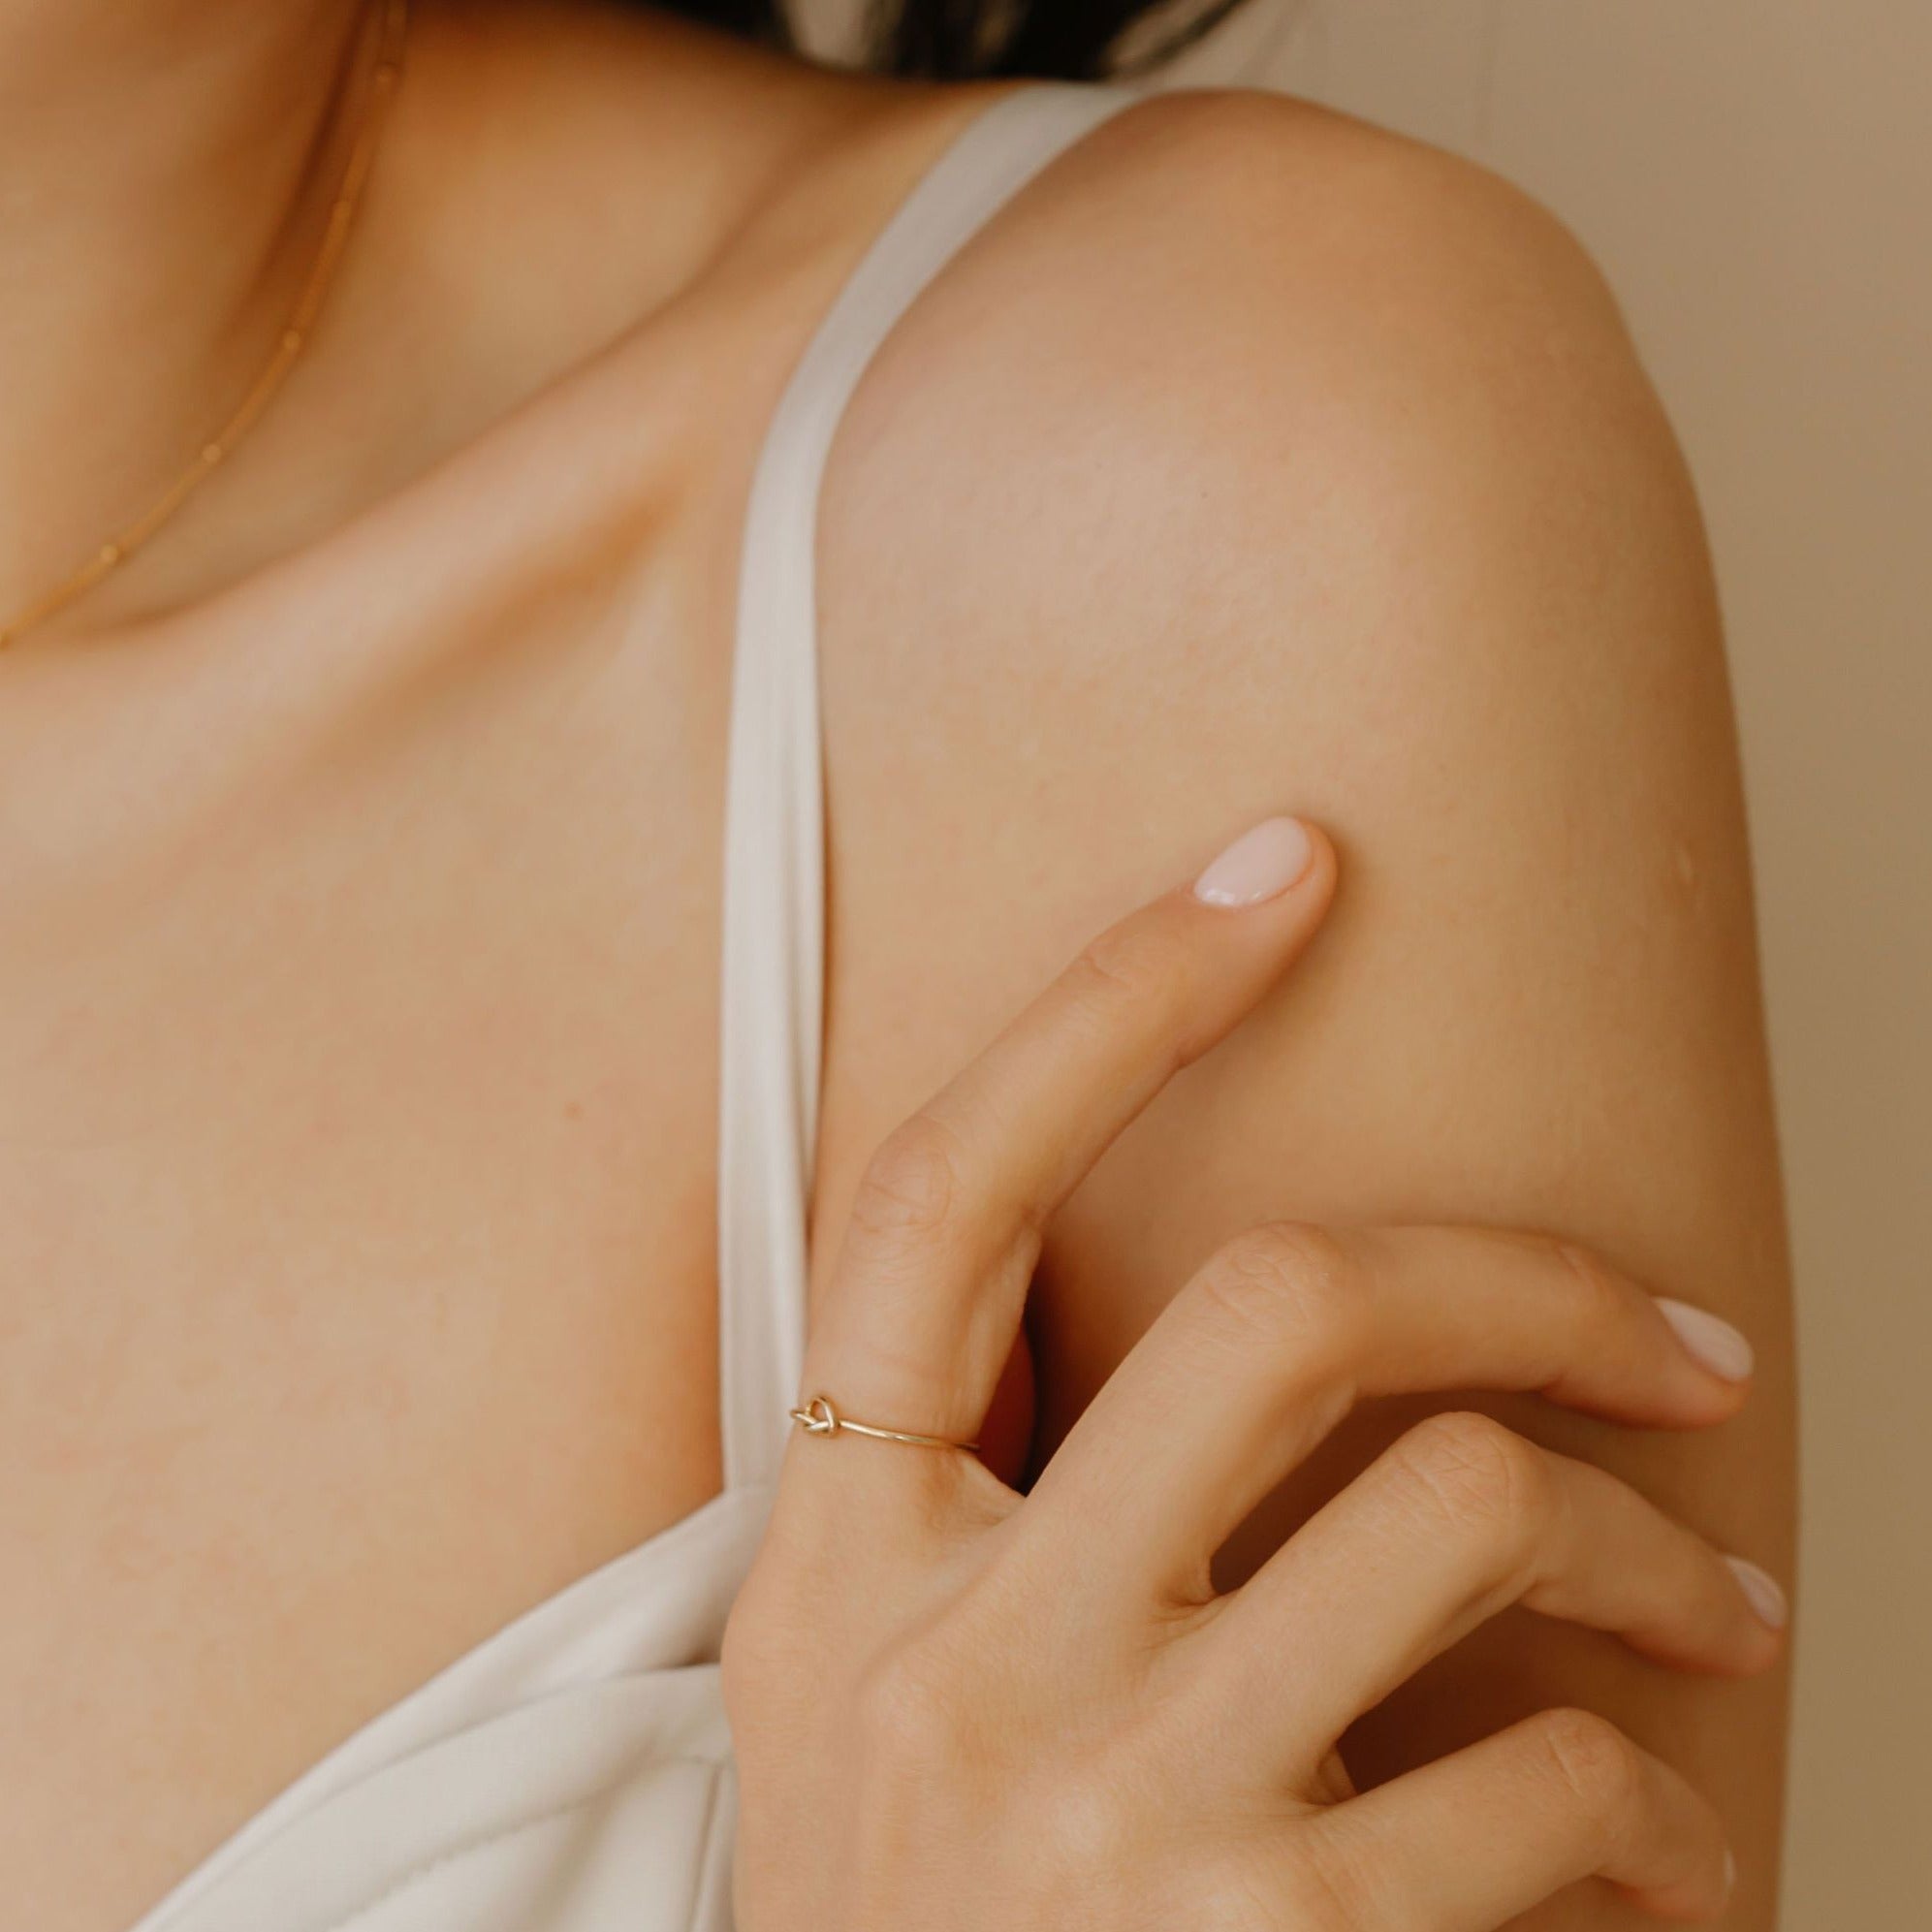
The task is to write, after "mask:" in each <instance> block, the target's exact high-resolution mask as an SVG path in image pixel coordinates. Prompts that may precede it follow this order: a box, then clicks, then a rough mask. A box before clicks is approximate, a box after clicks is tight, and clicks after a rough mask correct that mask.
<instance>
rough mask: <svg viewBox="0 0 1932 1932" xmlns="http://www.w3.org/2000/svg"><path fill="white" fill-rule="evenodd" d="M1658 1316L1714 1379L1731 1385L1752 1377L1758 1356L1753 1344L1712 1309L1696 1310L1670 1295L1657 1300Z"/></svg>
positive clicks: (1661, 1296)
mask: <svg viewBox="0 0 1932 1932" xmlns="http://www.w3.org/2000/svg"><path fill="white" fill-rule="evenodd" d="M1656 1301H1657V1308H1658V1313H1659V1314H1662V1315H1663V1318H1664V1320H1665V1321H1667V1322H1668V1323H1669V1324H1670V1325H1671V1327H1672V1328H1674V1329H1675V1330H1676V1331H1677V1339H1678V1341H1680V1342H1681V1343H1683V1345H1684V1346H1685V1347H1686V1348H1687V1349H1689V1350H1690V1352H1691V1353H1692V1354H1693V1355H1694V1356H1695V1357H1696V1359H1697V1360H1698V1361H1700V1362H1701V1363H1702V1364H1703V1365H1704V1367H1705V1368H1707V1369H1708V1370H1710V1372H1711V1374H1712V1375H1714V1376H1722V1377H1723V1378H1725V1380H1726V1381H1727V1382H1741V1381H1744V1380H1746V1379H1747V1378H1749V1376H1750V1374H1751V1367H1752V1364H1753V1362H1754V1361H1755V1360H1756V1359H1757V1357H1756V1356H1755V1355H1754V1354H1753V1353H1752V1348H1751V1344H1750V1343H1749V1342H1747V1341H1746V1340H1745V1338H1744V1337H1743V1336H1742V1335H1740V1334H1739V1333H1738V1331H1737V1330H1736V1329H1734V1328H1733V1327H1732V1326H1731V1325H1730V1323H1729V1322H1727V1321H1721V1320H1720V1319H1719V1318H1718V1317H1717V1316H1716V1315H1714V1314H1712V1313H1711V1312H1710V1310H1708V1309H1703V1308H1693V1307H1692V1306H1691V1304H1690V1303H1689V1302H1680V1301H1673V1300H1672V1299H1671V1298H1670V1297H1669V1296H1668V1295H1659V1296H1657V1297H1656Z"/></svg>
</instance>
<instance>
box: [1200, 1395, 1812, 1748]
mask: <svg viewBox="0 0 1932 1932" xmlns="http://www.w3.org/2000/svg"><path fill="white" fill-rule="evenodd" d="M1760 1578H1761V1572H1758V1574H1757V1575H1755V1576H1754V1577H1753V1578H1752V1581H1751V1583H1749V1584H1747V1583H1746V1581H1745V1580H1744V1578H1743V1577H1742V1576H1740V1573H1739V1571H1738V1569H1737V1568H1735V1567H1734V1566H1733V1563H1732V1562H1731V1561H1730V1560H1729V1559H1726V1557H1724V1556H1722V1555H1720V1554H1719V1552H1717V1551H1716V1550H1714V1549H1713V1548H1712V1547H1711V1546H1710V1544H1709V1543H1707V1542H1705V1541H1704V1539H1703V1538H1702V1537H1701V1536H1696V1535H1695V1534H1694V1532H1692V1531H1691V1530H1689V1529H1686V1528H1685V1527H1684V1526H1683V1525H1682V1524H1681V1523H1678V1522H1676V1521H1674V1520H1673V1519H1672V1518H1670V1517H1669V1516H1667V1515H1665V1514H1664V1513H1663V1511H1662V1510H1661V1509H1659V1508H1657V1507H1656V1505H1655V1504H1651V1503H1649V1502H1646V1501H1645V1500H1644V1498H1642V1497H1641V1496H1639V1495H1638V1494H1637V1492H1636V1491H1635V1490H1633V1489H1631V1487H1630V1486H1629V1485H1628V1484H1626V1483H1624V1482H1621V1481H1619V1480H1618V1479H1617V1478H1616V1477H1615V1476H1612V1475H1609V1474H1606V1473H1604V1472H1603V1471H1602V1470H1599V1469H1597V1468H1595V1467H1594V1466H1593V1465H1591V1464H1588V1463H1581V1462H1576V1461H1572V1460H1571V1459H1570V1458H1569V1457H1568V1456H1560V1455H1556V1454H1553V1453H1552V1452H1550V1451H1549V1450H1546V1449H1542V1448H1539V1447H1538V1446H1537V1445H1536V1444H1535V1443H1533V1442H1530V1441H1526V1440H1525V1439H1524V1438H1523V1437H1521V1436H1517V1435H1515V1434H1513V1433H1512V1432H1511V1431H1510V1430H1508V1429H1505V1428H1504V1426H1503V1425H1502V1424H1501V1423H1499V1422H1496V1421H1493V1420H1492V1419H1491V1418H1490V1417H1488V1416H1486V1415H1479V1414H1447V1415H1439V1416H1434V1417H1432V1418H1430V1420H1428V1421H1426V1422H1423V1423H1420V1424H1418V1425H1417V1426H1416V1427H1415V1428H1413V1429H1411V1430H1410V1431H1409V1433H1408V1434H1407V1435H1406V1436H1404V1437H1403V1438H1402V1439H1401V1441H1398V1442H1396V1443H1395V1444H1394V1445H1393V1446H1392V1447H1391V1448H1389V1449H1388V1450H1387V1451H1385V1452H1384V1453H1383V1455H1382V1456H1381V1457H1380V1458H1378V1461H1377V1462H1375V1463H1374V1464H1372V1465H1371V1467H1370V1468H1369V1469H1368V1470H1367V1471H1365V1472H1364V1473H1363V1474H1362V1475H1360V1476H1359V1477H1357V1478H1356V1480H1355V1481H1354V1482H1352V1483H1350V1484H1349V1485H1348V1487H1347V1488H1346V1489H1345V1490H1343V1492H1342V1493H1341V1494H1340V1495H1339V1496H1337V1497H1335V1498H1334V1499H1333V1500H1332V1501H1331V1502H1330V1503H1328V1504H1326V1505H1325V1506H1324V1507H1323V1508H1322V1509H1320V1510H1319V1511H1318V1512H1317V1513H1316V1514H1315V1515H1314V1517H1313V1518H1311V1519H1310V1521H1309V1522H1308V1523H1307V1524H1305V1525H1304V1526H1303V1527H1302V1528H1301V1529H1300V1530H1299V1531H1297V1532H1296V1534H1295V1535H1294V1536H1291V1537H1290V1538H1289V1539H1288V1541H1287V1542H1286V1543H1284V1544H1283V1546H1282V1548H1281V1549H1280V1550H1278V1551H1277V1552H1276V1553H1275V1555H1274V1556H1273V1557H1271V1558H1270V1559H1269V1561H1268V1562H1267V1563H1266V1564H1265V1565H1263V1567H1262V1568H1261V1569H1260V1570H1259V1571H1257V1572H1256V1574H1255V1575H1254V1576H1253V1577H1252V1578H1251V1579H1250V1581H1249V1582H1248V1583H1247V1584H1246V1585H1244V1586H1243V1587H1242V1588H1241V1589H1240V1590H1238V1591H1236V1592H1234V1593H1233V1594H1232V1595H1230V1596H1228V1597H1226V1598H1223V1599H1220V1601H1219V1604H1218V1605H1217V1607H1216V1609H1215V1611H1214V1613H1213V1614H1212V1615H1211V1617H1210V1619H1209V1621H1208V1623H1207V1624H1206V1625H1205V1626H1204V1627H1203V1628H1202V1629H1201V1630H1200V1631H1198V1632H1197V1633H1196V1636H1195V1637H1194V1638H1193V1639H1190V1640H1189V1641H1190V1644H1192V1645H1193V1646H1195V1647H1196V1649H1195V1654H1196V1656H1197V1657H1198V1658H1200V1659H1202V1660H1204V1661H1203V1663H1202V1664H1201V1668H1202V1670H1203V1674H1204V1678H1205V1680H1206V1684H1207V1687H1208V1690H1207V1694H1208V1695H1209V1697H1210V1700H1211V1701H1212V1702H1213V1703H1214V1704H1215V1705H1216V1707H1217V1708H1218V1709H1219V1710H1220V1711H1221V1712H1224V1713H1226V1714H1228V1715H1229V1716H1230V1719H1231V1721H1232V1722H1231V1724H1230V1734H1240V1733H1241V1732H1243V1731H1245V1734H1246V1735H1248V1736H1249V1737H1251V1739H1252V1740H1253V1748H1254V1749H1255V1751H1256V1753H1257V1754H1258V1756H1259V1757H1260V1758H1265V1759H1266V1760H1267V1762H1268V1764H1269V1765H1270V1767H1271V1768H1273V1769H1275V1770H1277V1771H1281V1770H1285V1771H1286V1772H1287V1775H1288V1776H1289V1777H1290V1778H1294V1779H1307V1778H1309V1777H1311V1776H1313V1774H1314V1768H1315V1767H1316V1766H1317V1765H1318V1763H1319V1761H1320V1759H1321V1758H1322V1757H1323V1756H1324V1755H1325V1754H1326V1753H1327V1751H1328V1750H1329V1748H1330V1747H1331V1746H1332V1745H1333V1744H1334V1742H1335V1740H1336V1739H1337V1738H1339V1737H1340V1736H1341V1735H1342V1733H1343V1732H1344V1731H1345V1730H1346V1728H1347V1726H1349V1725H1351V1724H1352V1723H1353V1722H1354V1721H1355V1720H1356V1719H1357V1718H1358V1717H1360V1716H1361V1715H1362V1714H1363V1713H1364V1712H1365V1711H1367V1710H1369V1709H1371V1708H1373V1707H1374V1706H1375V1705H1377V1704H1378V1703H1380V1702H1381V1700H1382V1699H1383V1698H1384V1697H1386V1696H1387V1695H1388V1694H1390V1693H1391V1692H1393V1691H1394V1690H1395V1689H1396V1688H1397V1687H1398V1686H1399V1685H1401V1684H1403V1683H1405V1682H1407V1681H1408V1680H1409V1678H1410V1677H1412V1676H1413V1675H1414V1674H1415V1672H1416V1671H1417V1670H1419V1669H1420V1668H1421V1667H1422V1665H1423V1664H1425V1663H1428V1661H1429V1660H1430V1659H1431V1658H1433V1657H1435V1656H1437V1655H1438V1654H1439V1653H1441V1651H1443V1650H1446V1649H1447V1648H1448V1647H1449V1646H1450V1645H1452V1644H1454V1643H1456V1642H1457V1641H1459V1640H1460V1639H1461V1638H1462V1637H1463V1636H1465V1635H1467V1634H1468V1633H1469V1632H1470V1631H1472V1630H1473V1629H1474V1628H1475V1627H1476V1626H1477V1625H1478V1624H1481V1623H1483V1622H1485V1621H1486V1620H1487V1619H1488V1618H1490V1617H1492V1616H1494V1615H1495V1614H1496V1613H1497V1612H1498V1611H1499V1610H1501V1609H1503V1608H1504V1607H1505V1606H1507V1605H1509V1604H1515V1603H1520V1604H1521V1605H1523V1606H1524V1607H1525V1608H1527V1609H1532V1610H1536V1611H1538V1612H1541V1613H1542V1614H1544V1615H1547V1616H1553V1617H1560V1618H1562V1619H1564V1620H1565V1621H1567V1622H1570V1623H1577V1624H1583V1625H1586V1626H1588V1627H1590V1628H1591V1629H1594V1630H1600V1631H1612V1632H1614V1633H1615V1634H1617V1635H1618V1636H1621V1637H1622V1638H1623V1639H1624V1640H1625V1641H1626V1642H1627V1643H1629V1644H1631V1645H1632V1646H1633V1647H1634V1648H1635V1649H1637V1650H1639V1651H1641V1652H1642V1653H1643V1654H1644V1655H1646V1656H1648V1657H1652V1658H1655V1659H1656V1660H1658V1661H1659V1662H1661V1663H1668V1664H1672V1665H1674V1666H1676V1667H1678V1668H1681V1669H1692V1670H1707V1671H1714V1672H1721V1673H1725V1674H1734V1675H1745V1674H1750V1673H1752V1672H1755V1671H1758V1670H1761V1669H1763V1668H1764V1667H1765V1666H1767V1665H1768V1664H1769V1663H1771V1662H1772V1661H1773V1660H1774V1659H1775V1658H1776V1656H1777V1654H1778V1651H1779V1647H1780V1638H1779V1633H1778V1631H1777V1629H1776V1628H1775V1627H1774V1625H1773V1624H1772V1623H1771V1622H1770V1621H1769V1620H1767V1618H1766V1617H1765V1616H1764V1615H1763V1614H1762V1613H1760V1611H1759V1610H1758V1608H1757V1607H1756V1600H1757V1599H1755V1598H1754V1595H1753V1594H1752V1592H1753V1591H1754V1590H1756V1591H1758V1592H1759V1593H1760V1594H1761V1592H1762V1590H1763V1583H1762V1582H1761V1581H1760V1580H1759V1579H1760ZM1284 1634H1285V1635H1287V1636H1289V1637H1291V1639H1292V1641H1290V1642H1283V1636H1284ZM1311 1658H1318V1659H1319V1660H1320V1667H1319V1668H1318V1669H1312V1668H1310V1667H1309V1666H1308V1663H1307V1660H1309V1659H1311ZM1284 1741H1285V1746H1286V1748H1285V1750H1284V1748H1283V1747H1284Z"/></svg>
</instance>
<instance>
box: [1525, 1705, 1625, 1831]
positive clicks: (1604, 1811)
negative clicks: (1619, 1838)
mask: <svg viewBox="0 0 1932 1932" xmlns="http://www.w3.org/2000/svg"><path fill="white" fill-rule="evenodd" d="M1536 1750H1537V1753H1538V1756H1539V1758H1540V1760H1541V1764H1542V1767H1543V1770H1544V1773H1545V1775H1546V1776H1547V1777H1548V1779H1549V1780H1550V1781H1551V1782H1552V1783H1553V1784H1554V1785H1555V1786H1556V1788H1557V1789H1558V1791H1559V1793H1560V1794H1561V1795H1562V1796H1563V1798H1564V1799H1565V1800H1566V1801H1567V1802H1568V1803H1570V1804H1572V1805H1574V1806H1576V1807H1577V1808H1578V1809H1580V1810H1581V1811H1582V1812H1583V1813H1584V1815H1585V1816H1586V1817H1587V1818H1589V1819H1590V1820H1591V1821H1592V1822H1593V1823H1595V1824H1597V1825H1599V1827H1601V1828H1602V1829H1603V1830H1604V1831H1606V1832H1610V1831H1614V1830H1616V1829H1619V1828H1621V1826H1622V1823H1623V1821H1624V1820H1626V1819H1627V1818H1628V1817H1629V1816H1630V1814H1631V1812H1632V1811H1633V1810H1634V1808H1635V1806H1636V1803H1637V1800H1638V1795H1639V1792H1640V1791H1641V1789H1642V1786H1643V1766H1642V1763H1641V1761H1640V1760H1639V1758H1638V1757H1637V1749H1636V1746H1635V1745H1634V1744H1632V1743H1631V1741H1630V1739H1629V1738H1628V1737H1626V1736H1625V1735H1624V1733H1623V1732H1622V1731H1620V1730H1619V1729H1618V1728H1617V1726H1615V1725H1613V1724H1612V1723H1611V1722H1610V1721H1609V1719H1608V1718H1601V1717H1599V1716H1598V1715H1597V1713H1596V1712H1595V1711H1580V1710H1555V1711H1545V1712H1544V1713H1543V1714H1542V1716H1541V1717H1540V1718H1539V1719H1538V1720H1537V1721H1536Z"/></svg>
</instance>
